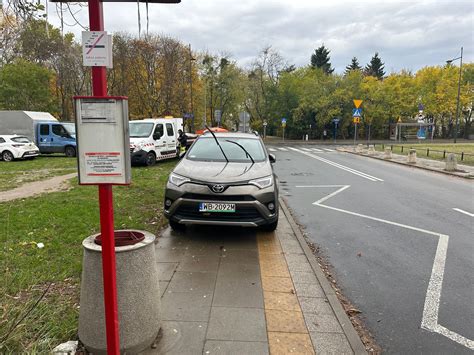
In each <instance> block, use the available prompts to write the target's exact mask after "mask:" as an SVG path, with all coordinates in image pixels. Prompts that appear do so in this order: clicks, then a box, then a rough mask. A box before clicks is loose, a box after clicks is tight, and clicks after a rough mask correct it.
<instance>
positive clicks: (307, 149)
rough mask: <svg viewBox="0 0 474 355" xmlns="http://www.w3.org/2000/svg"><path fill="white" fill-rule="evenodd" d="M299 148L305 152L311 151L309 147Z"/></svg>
mask: <svg viewBox="0 0 474 355" xmlns="http://www.w3.org/2000/svg"><path fill="white" fill-rule="evenodd" d="M301 149H303V150H306V151H307V152H311V149H309V148H301Z"/></svg>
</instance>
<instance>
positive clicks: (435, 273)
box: [301, 185, 474, 350]
mask: <svg viewBox="0 0 474 355" xmlns="http://www.w3.org/2000/svg"><path fill="white" fill-rule="evenodd" d="M328 186H331V185H312V186H307V187H328ZM301 187H303V186H301ZM331 187H336V186H335V185H333V186H331ZM337 187H340V188H339V189H338V190H336V191H334V192H332V193H330V194H329V195H327V196H325V197H323V198H321V199H319V200H318V201H316V202H313V205H315V206H319V207H323V208H327V209H330V210H333V211H338V212H342V213H346V214H350V215H353V216H357V217H361V218H366V219H370V220H373V221H377V222H382V223H386V224H390V225H393V226H397V227H401V228H405V229H410V230H413V231H417V232H421V233H425V234H429V235H433V236H436V237H438V246H437V247H436V253H435V257H434V261H433V267H432V269H431V276H430V281H429V283H428V288H427V291H426V297H425V304H424V307H423V316H422V319H421V328H423V329H425V330H428V331H431V332H435V333H438V334H441V335H443V336H445V337H447V338H448V339H451V340H452V341H455V342H456V343H458V344H461V345H463V346H465V347H467V348H468V349H471V350H474V340H471V339H468V338H466V337H464V336H462V335H460V334H458V333H456V332H453V331H452V330H449V329H447V328H445V327H443V326H442V325H440V324H439V323H438V315H439V303H440V299H441V291H442V286H443V278H444V270H445V265H446V254H447V251H448V243H449V235H446V234H441V233H437V232H432V231H429V230H426V229H422V228H418V227H413V226H409V225H406V224H402V223H398V222H392V221H388V220H386V219H382V218H377V217H372V216H367V215H364V214H361V213H357V212H352V211H347V210H343V209H341V208H336V207H331V206H326V205H323V204H322V203H323V202H325V201H327V200H328V199H330V198H331V197H334V196H335V195H337V194H338V193H340V192H342V191H344V190H346V189H348V188H349V187H350V185H339V186H337Z"/></svg>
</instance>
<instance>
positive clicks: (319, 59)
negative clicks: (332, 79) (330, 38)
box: [311, 44, 334, 74]
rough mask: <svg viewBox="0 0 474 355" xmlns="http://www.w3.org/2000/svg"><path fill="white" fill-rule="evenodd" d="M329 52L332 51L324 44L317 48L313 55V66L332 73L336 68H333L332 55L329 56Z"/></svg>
mask: <svg viewBox="0 0 474 355" xmlns="http://www.w3.org/2000/svg"><path fill="white" fill-rule="evenodd" d="M329 53H331V51H330V50H328V49H327V48H326V47H325V46H324V44H323V45H322V46H321V47H319V48H317V49H315V51H314V53H313V54H312V55H311V66H312V67H313V68H321V69H322V70H323V72H325V73H326V74H332V72H333V71H334V69H333V68H331V63H330V59H331V57H330V56H329Z"/></svg>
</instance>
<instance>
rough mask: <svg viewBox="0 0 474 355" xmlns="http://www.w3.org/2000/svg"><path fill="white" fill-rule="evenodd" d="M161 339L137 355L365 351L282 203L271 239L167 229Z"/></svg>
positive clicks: (161, 255)
mask: <svg viewBox="0 0 474 355" xmlns="http://www.w3.org/2000/svg"><path fill="white" fill-rule="evenodd" d="M156 256H157V262H158V270H159V277H160V286H161V289H160V292H161V295H156V296H157V297H161V307H162V319H163V321H162V332H161V335H160V336H159V338H158V341H157V342H156V344H155V346H154V348H149V349H146V350H145V351H144V352H143V353H142V354H144V355H145V354H146V355H148V354H180V355H182V354H239V355H240V354H288V353H299V354H314V353H318V354H325V353H331V354H336V353H337V354H362V353H366V352H365V348H364V346H363V344H362V342H361V341H360V339H359V337H358V336H357V333H356V332H355V330H354V328H353V327H352V324H351V323H350V321H349V319H348V317H347V316H346V314H345V313H344V311H343V309H342V306H341V305H340V303H339V301H338V300H337V297H336V295H335V293H334V291H333V290H332V288H331V286H330V285H329V283H328V281H327V280H326V278H325V276H324V274H323V272H322V271H321V269H320V267H319V265H318V264H317V262H316V259H315V258H314V256H313V255H312V254H311V251H310V250H309V247H308V246H307V244H306V242H305V241H304V239H303V236H302V235H301V233H300V232H299V229H298V227H297V225H296V223H295V222H294V221H293V220H292V218H291V215H290V214H289V212H288V209H287V208H286V205H285V204H284V202H283V201H282V210H280V222H279V226H278V229H277V231H276V232H275V233H263V232H258V231H255V230H252V229H244V228H236V229H230V228H203V227H201V228H188V230H187V231H186V232H184V233H177V232H173V231H171V230H170V229H169V228H168V229H166V230H165V231H164V232H163V233H162V235H161V236H160V237H159V238H158V239H157V244H156Z"/></svg>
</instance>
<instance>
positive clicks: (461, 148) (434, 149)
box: [375, 143, 474, 166]
mask: <svg viewBox="0 0 474 355" xmlns="http://www.w3.org/2000/svg"><path fill="white" fill-rule="evenodd" d="M390 146H391V144H385V147H390ZM402 147H403V151H402ZM410 148H414V149H416V155H417V156H418V157H419V158H427V159H433V160H440V161H444V160H445V158H444V152H446V155H447V154H448V153H456V159H457V161H458V164H465V165H471V166H474V143H462V144H417V143H415V144H413V143H411V144H410V143H407V144H394V145H393V149H392V152H393V153H394V154H402V155H408V152H409V149H410ZM375 149H376V150H378V151H383V146H382V144H376V145H375ZM428 150H429V151H428ZM462 153H464V156H463V160H462V161H461V154H462Z"/></svg>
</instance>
